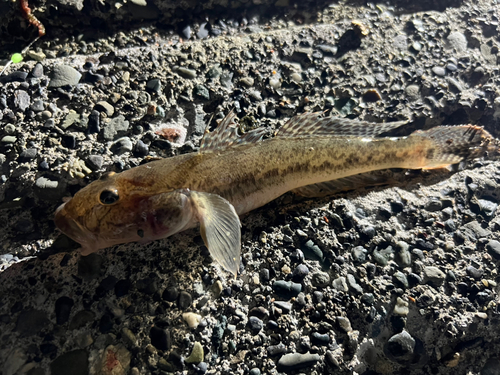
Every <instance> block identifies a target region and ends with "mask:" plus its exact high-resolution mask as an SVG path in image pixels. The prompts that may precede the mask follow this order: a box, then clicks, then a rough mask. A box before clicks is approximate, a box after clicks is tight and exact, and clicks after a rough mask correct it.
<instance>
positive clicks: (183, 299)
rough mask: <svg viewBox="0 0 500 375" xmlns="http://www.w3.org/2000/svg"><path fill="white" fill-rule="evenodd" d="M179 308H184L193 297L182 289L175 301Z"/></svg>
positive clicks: (189, 304)
mask: <svg viewBox="0 0 500 375" xmlns="http://www.w3.org/2000/svg"><path fill="white" fill-rule="evenodd" d="M177 303H178V305H179V308H180V309H182V310H186V309H187V308H188V307H189V306H191V304H192V303H193V297H191V294H189V293H188V292H185V291H182V292H180V293H179V300H178V301H177Z"/></svg>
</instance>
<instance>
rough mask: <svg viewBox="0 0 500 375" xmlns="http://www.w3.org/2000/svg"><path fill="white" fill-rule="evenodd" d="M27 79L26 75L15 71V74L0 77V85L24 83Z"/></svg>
mask: <svg viewBox="0 0 500 375" xmlns="http://www.w3.org/2000/svg"><path fill="white" fill-rule="evenodd" d="M27 77H28V73H26V72H20V71H15V72H12V73H10V74H7V75H6V76H0V82H1V83H8V82H24V81H26V78H27Z"/></svg>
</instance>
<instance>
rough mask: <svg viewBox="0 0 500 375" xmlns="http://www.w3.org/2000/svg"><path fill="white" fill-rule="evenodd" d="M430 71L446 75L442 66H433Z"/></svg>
mask: <svg viewBox="0 0 500 375" xmlns="http://www.w3.org/2000/svg"><path fill="white" fill-rule="evenodd" d="M432 72H433V73H434V74H435V75H437V76H438V77H444V76H445V75H446V70H445V69H444V68H443V67H442V66H435V67H433V68H432Z"/></svg>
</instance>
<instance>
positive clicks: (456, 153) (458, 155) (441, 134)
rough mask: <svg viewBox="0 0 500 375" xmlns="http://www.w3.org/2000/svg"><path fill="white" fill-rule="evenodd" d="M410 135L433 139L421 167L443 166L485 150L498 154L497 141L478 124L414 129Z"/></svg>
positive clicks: (479, 154) (474, 155) (481, 154)
mask: <svg viewBox="0 0 500 375" xmlns="http://www.w3.org/2000/svg"><path fill="white" fill-rule="evenodd" d="M410 137H423V138H426V139H430V140H432V141H433V143H434V146H435V147H431V148H430V149H429V150H428V152H427V155H426V159H427V160H426V165H424V166H423V167H422V168H423V169H435V168H444V167H447V166H449V165H451V164H456V163H459V162H460V161H462V160H464V159H474V158H478V157H481V156H484V155H485V154H486V153H487V152H488V153H494V154H498V153H499V151H500V147H499V141H498V140H497V139H495V138H493V136H492V135H491V134H490V133H488V132H487V131H486V130H484V129H483V128H481V127H479V126H474V125H460V126H438V127H435V128H432V129H429V130H426V131H416V132H415V133H413V134H411V135H410Z"/></svg>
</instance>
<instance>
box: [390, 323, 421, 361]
mask: <svg viewBox="0 0 500 375" xmlns="http://www.w3.org/2000/svg"><path fill="white" fill-rule="evenodd" d="M385 350H386V351H387V352H388V353H389V354H390V356H392V357H394V358H397V359H398V360H411V359H412V358H413V355H414V350H415V339H414V338H413V337H412V336H411V335H410V334H409V333H408V332H407V331H405V330H403V332H401V333H398V334H396V335H394V336H392V337H391V338H390V339H389V340H388V341H387V344H386V346H385Z"/></svg>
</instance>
